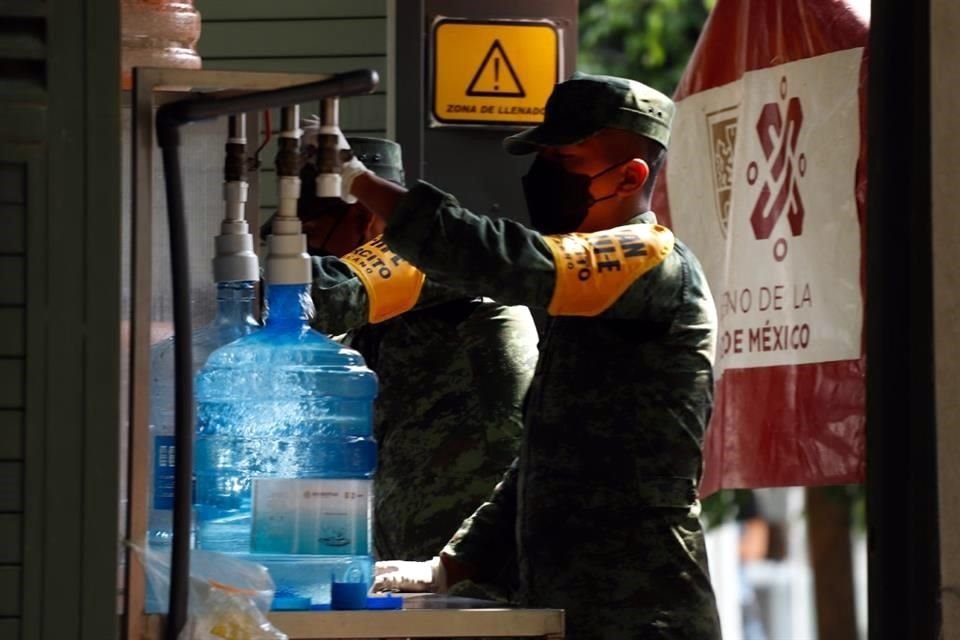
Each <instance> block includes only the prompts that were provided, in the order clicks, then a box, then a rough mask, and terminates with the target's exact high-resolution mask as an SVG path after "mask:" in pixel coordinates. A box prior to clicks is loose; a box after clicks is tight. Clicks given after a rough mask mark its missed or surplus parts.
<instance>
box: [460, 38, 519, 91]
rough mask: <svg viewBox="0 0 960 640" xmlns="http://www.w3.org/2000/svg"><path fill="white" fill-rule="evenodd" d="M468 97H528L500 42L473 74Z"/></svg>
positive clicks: (494, 44)
mask: <svg viewBox="0 0 960 640" xmlns="http://www.w3.org/2000/svg"><path fill="white" fill-rule="evenodd" d="M467 95H468V96H476V97H489V98H523V97H525V96H526V95H527V93H526V91H524V90H523V85H522V84H520V78H518V77H517V73H516V71H514V70H513V65H512V64H510V58H508V57H507V52H506V51H504V50H503V45H501V44H500V41H499V40H494V41H493V44H491V45H490V49H489V50H487V55H486V56H484V58H483V62H481V63H480V66H479V67H478V68H477V72H476V73H475V74H473V80H471V81H470V86H469V87H467Z"/></svg>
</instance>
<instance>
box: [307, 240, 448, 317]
mask: <svg viewBox="0 0 960 640" xmlns="http://www.w3.org/2000/svg"><path fill="white" fill-rule="evenodd" d="M378 245H379V246H383V247H385V245H384V244H383V242H382V241H378V239H374V240H373V241H372V242H370V243H368V244H367V245H362V246H361V247H359V248H358V249H356V250H354V251H353V252H351V254H348V255H347V256H344V258H342V259H341V258H335V257H332V256H325V257H314V258H313V260H312V262H313V283H312V285H311V287H310V295H311V297H312V298H313V306H314V308H315V314H314V318H313V321H312V323H311V324H312V325H313V327H314V328H315V329H316V330H318V331H321V332H323V333H328V334H332V335H336V334H340V333H344V332H346V331H349V330H351V329H357V328H359V327H362V326H363V325H366V324H369V323H374V324H375V323H378V322H383V321H384V320H389V319H390V318H394V317H396V316H398V315H400V314H402V313H404V312H405V311H408V310H410V309H414V308H420V307H424V306H430V305H433V304H438V303H440V302H446V301H448V300H453V299H455V298H457V297H461V296H462V294H461V293H459V292H457V291H455V290H453V289H451V288H449V287H446V286H444V285H441V284H438V283H434V282H429V281H427V280H426V279H425V278H423V274H421V273H420V272H419V271H417V270H416V269H415V268H413V267H412V266H411V265H410V264H409V263H406V262H403V263H402V264H397V260H395V259H391V257H390V256H385V258H386V259H384V257H379V256H378V255H377V252H378ZM368 263H369V266H368ZM387 265H389V267H387ZM404 265H406V266H404ZM368 271H369V272H368ZM384 275H386V277H384Z"/></svg>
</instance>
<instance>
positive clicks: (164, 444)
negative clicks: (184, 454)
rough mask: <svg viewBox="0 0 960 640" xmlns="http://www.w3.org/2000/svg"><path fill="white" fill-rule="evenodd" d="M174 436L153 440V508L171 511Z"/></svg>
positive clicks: (156, 437)
mask: <svg viewBox="0 0 960 640" xmlns="http://www.w3.org/2000/svg"><path fill="white" fill-rule="evenodd" d="M175 442H176V438H175V437H174V436H154V438H153V508H154V509H158V510H162V511H169V510H172V509H173V484H174V467H175V463H176V459H177V455H176V451H177V450H176V445H175Z"/></svg>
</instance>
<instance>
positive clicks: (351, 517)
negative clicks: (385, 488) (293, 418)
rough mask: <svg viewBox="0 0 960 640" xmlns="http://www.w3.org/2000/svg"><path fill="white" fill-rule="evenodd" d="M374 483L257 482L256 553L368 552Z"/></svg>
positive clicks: (254, 508) (258, 479)
mask: <svg viewBox="0 0 960 640" xmlns="http://www.w3.org/2000/svg"><path fill="white" fill-rule="evenodd" d="M372 488H373V482H372V481H370V480H326V479H299V478H296V479H295V478H255V479H254V481H253V525H252V529H253V531H252V541H251V549H252V551H253V552H254V553H295V554H329V555H369V553H370V525H371V521H370V518H371V512H372V510H371V505H372V504H373V496H372Z"/></svg>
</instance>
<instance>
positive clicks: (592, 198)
mask: <svg viewBox="0 0 960 640" xmlns="http://www.w3.org/2000/svg"><path fill="white" fill-rule="evenodd" d="M633 158H634V157H633V156H630V157H629V158H627V159H626V160H621V161H620V162H618V163H616V164H612V165H610V166H609V167H607V168H606V169H604V170H603V171H601V172H599V173H595V174H593V175H592V176H590V182H591V183H592V182H593V181H594V180H595V179H597V178H599V177H600V176H602V175H603V174H605V173H610V172H611V171H613V170H614V169H616V168H618V167H622V166H623V165H625V164H627V163H628V162H630V161H631V160H633ZM616 195H617V190H616V189H614V190H613V191H611V192H610V193H608V194H607V195H605V196H601V197H599V198H594V197H593V194H591V195H590V203H589V204H588V205H587V207H592V206H593V205H595V204H597V203H598V202H603V201H604V200H609V199H610V198H612V197H614V196H616Z"/></svg>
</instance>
